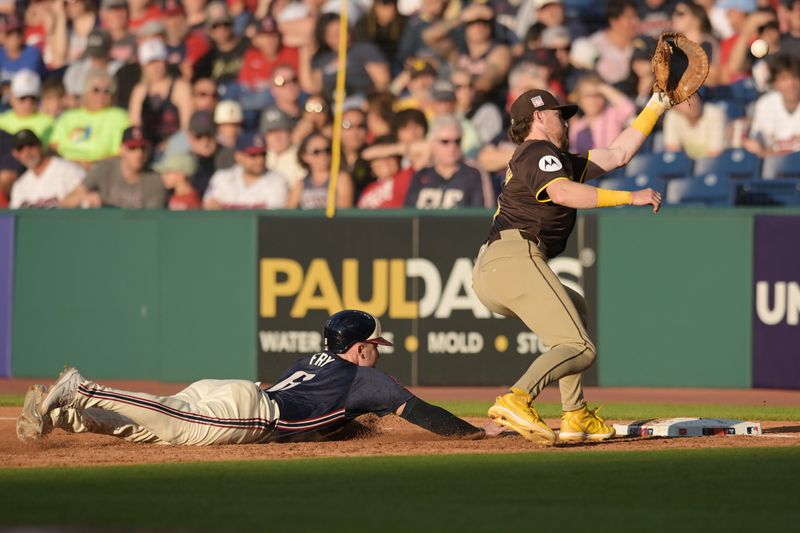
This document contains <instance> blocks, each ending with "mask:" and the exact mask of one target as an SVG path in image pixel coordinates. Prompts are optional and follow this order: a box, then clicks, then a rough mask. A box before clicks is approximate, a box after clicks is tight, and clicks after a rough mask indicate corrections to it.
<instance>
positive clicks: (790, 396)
mask: <svg viewBox="0 0 800 533" xmlns="http://www.w3.org/2000/svg"><path fill="white" fill-rule="evenodd" d="M38 381H47V380H38ZM30 382H33V380H0V393H2V394H9V393H21V392H24V390H25V388H26V387H27V386H28V385H29V384H30ZM104 383H108V384H109V385H112V386H114V387H119V388H122V389H126V390H141V391H146V392H150V393H154V394H171V393H174V392H177V391H178V390H180V388H182V385H180V384H163V383H154V382H140V381H139V382H120V381H108V382H104ZM412 390H413V391H414V392H415V394H418V395H419V396H420V397H422V398H425V399H427V400H431V401H442V400H489V399H491V398H493V397H494V396H495V395H496V394H498V393H500V392H502V391H503V389H500V388H461V387H459V388H429V387H421V388H415V389H412ZM587 397H588V398H591V400H592V402H648V403H677V404H691V403H705V404H735V405H756V406H767V405H770V406H775V405H788V406H797V405H800V391H773V390H727V389H726V390H709V389H702V390H701V389H609V388H603V389H588V390H587ZM557 398H558V389H556V388H549V389H547V390H545V392H544V393H543V394H542V395H541V396H540V400H542V401H557ZM19 411H20V408H19V407H1V408H0V467H35V466H90V465H119V464H156V463H184V462H197V461H231V460H263V459H298V458H307V457H333V456H367V455H376V456H379V455H412V454H413V455H419V454H423V455H433V454H451V453H514V452H535V453H559V452H562V453H563V452H580V451H586V450H599V451H624V450H657V449H683V448H699V447H703V448H743V447H785V446H798V445H800V423H798V422H766V423H762V426H763V427H764V429H765V435H764V436H760V437H749V436H740V437H732V436H715V437H702V438H671V439H665V438H639V437H637V438H631V437H625V438H615V439H612V440H610V441H608V442H604V443H582V444H563V445H556V446H553V447H540V446H535V445H533V444H531V443H529V442H528V441H526V440H525V439H523V438H522V437H519V436H517V435H512V436H504V437H500V438H493V439H486V440H482V441H453V440H446V439H442V438H439V437H437V436H436V435H433V434H431V433H428V432H427V431H424V430H422V429H420V428H417V427H416V426H413V425H411V424H409V423H407V422H406V421H404V420H403V419H401V418H399V417H396V416H388V417H385V418H383V419H377V418H374V417H367V418H365V417H362V419H360V421H361V423H362V431H361V434H360V435H359V436H358V437H357V438H354V439H351V440H341V441H335V442H323V443H293V444H261V445H238V446H210V447H204V448H198V447H172V446H155V445H142V444H129V443H126V442H123V441H120V440H117V439H115V438H113V437H105V436H101V435H89V434H83V435H72V434H69V433H65V432H63V431H61V430H56V431H55V432H53V434H51V435H50V437H48V438H47V439H44V440H42V441H37V442H33V443H29V444H23V443H21V442H19V441H18V440H17V437H16V433H15V430H14V426H15V419H16V417H17V415H18V414H19ZM469 420H470V421H471V422H473V423H474V424H476V425H481V424H483V423H484V422H485V419H479V418H478V419H469ZM614 422H620V421H617V420H615V421H614ZM548 423H549V424H550V425H551V426H552V427H554V428H558V424H559V421H558V420H548Z"/></svg>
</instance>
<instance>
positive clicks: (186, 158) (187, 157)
mask: <svg viewBox="0 0 800 533" xmlns="http://www.w3.org/2000/svg"><path fill="white" fill-rule="evenodd" d="M153 170H155V171H156V172H158V173H159V174H161V181H162V182H163V183H164V188H165V189H167V190H171V191H173V194H172V197H171V198H170V199H169V203H168V204H167V207H168V208H169V209H170V210H171V211H187V210H189V209H200V207H201V206H202V201H201V200H200V195H199V194H198V193H197V190H196V189H195V188H194V187H192V182H191V177H192V176H193V175H194V173H195V172H197V159H195V157H194V156H193V155H192V154H173V155H170V156H169V157H165V158H164V159H163V160H162V161H161V162H160V163H157V164H155V165H153Z"/></svg>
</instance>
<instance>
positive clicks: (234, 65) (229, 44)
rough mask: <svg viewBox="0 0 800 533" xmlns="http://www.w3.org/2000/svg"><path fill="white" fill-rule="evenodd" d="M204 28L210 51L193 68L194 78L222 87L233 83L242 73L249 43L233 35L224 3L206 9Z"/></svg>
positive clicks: (210, 5)
mask: <svg viewBox="0 0 800 533" xmlns="http://www.w3.org/2000/svg"><path fill="white" fill-rule="evenodd" d="M207 12H208V17H207V19H206V28H207V31H208V32H209V34H210V35H211V50H210V51H209V52H208V53H207V54H206V55H204V56H203V57H201V58H200V59H199V60H198V61H197V63H196V64H195V66H194V77H200V76H203V77H210V78H212V79H213V80H214V81H216V82H217V84H218V85H221V86H223V88H222V91H223V93H224V91H225V87H226V86H227V85H229V84H232V83H234V82H236V80H237V79H238V78H239V71H240V70H242V64H243V58H244V53H245V51H246V50H247V49H248V48H250V42H249V41H248V40H247V39H246V38H243V37H239V36H238V35H236V34H235V33H234V32H233V19H232V18H231V16H230V13H228V8H227V6H226V5H225V3H224V2H212V3H211V4H209V5H208V8H207Z"/></svg>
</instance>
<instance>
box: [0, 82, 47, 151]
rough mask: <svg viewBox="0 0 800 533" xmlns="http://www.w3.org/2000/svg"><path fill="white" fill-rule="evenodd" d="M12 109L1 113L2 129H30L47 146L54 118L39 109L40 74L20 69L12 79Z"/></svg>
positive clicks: (13, 131) (14, 130)
mask: <svg viewBox="0 0 800 533" xmlns="http://www.w3.org/2000/svg"><path fill="white" fill-rule="evenodd" d="M9 93H10V96H11V98H10V102H11V109H10V110H8V111H6V112H5V113H2V114H0V129H4V130H6V131H7V132H8V133H11V134H14V133H17V132H18V131H20V130H24V129H29V130H31V131H33V133H35V134H36V136H37V138H39V139H42V141H43V142H44V144H45V146H47V142H48V138H49V137H50V131H51V130H52V128H53V123H54V119H53V117H51V116H49V115H45V114H44V113H40V112H39V110H38V103H39V98H40V97H41V93H42V82H41V81H40V80H39V75H38V74H36V73H35V72H33V71H31V70H20V71H18V72H17V73H16V74H14V77H13V78H12V79H11V90H10V91H9Z"/></svg>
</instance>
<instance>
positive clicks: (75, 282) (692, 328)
mask: <svg viewBox="0 0 800 533" xmlns="http://www.w3.org/2000/svg"><path fill="white" fill-rule="evenodd" d="M764 214H768V215H774V214H780V215H784V216H785V217H787V218H786V219H787V220H797V217H800V212H798V211H796V210H795V211H790V210H769V211H764V210H748V209H705V210H700V209H666V210H665V211H664V212H662V213H661V214H659V215H658V216H653V215H652V213H649V212H648V211H647V210H646V209H632V208H624V209H614V210H605V211H603V212H599V213H597V214H595V212H592V214H591V215H592V216H583V217H581V219H580V225H579V228H580V229H579V231H576V232H575V235H574V242H572V243H571V244H570V247H569V248H568V251H567V253H566V254H565V257H564V258H561V261H560V262H559V263H558V264H556V265H554V269H556V268H557V269H558V272H559V275H560V276H561V277H562V280H566V281H567V282H569V283H572V284H574V285H576V286H581V287H583V288H584V289H585V290H586V294H587V299H588V300H589V305H590V308H591V309H592V311H593V313H594V316H595V320H594V321H593V322H592V323H591V324H590V332H591V333H592V334H593V335H594V337H595V339H596V340H597V344H598V350H599V357H598V363H597V365H596V366H595V368H594V369H593V370H592V372H591V373H589V374H588V375H587V382H588V383H589V384H595V383H596V384H599V385H605V386H686V387H750V386H752V385H753V381H754V377H753V376H754V372H753V328H754V325H753V324H754V320H755V318H754V315H755V313H754V307H755V306H754V294H755V289H754V287H755V283H756V282H757V281H758V280H755V279H754V268H753V264H754V227H755V221H756V220H757V219H758V217H760V216H763V215H764ZM3 215H4V216H6V217H7V216H13V217H14V224H13V239H11V238H10V237H7V236H6V237H3V235H7V234H10V232H5V233H2V234H0V240H2V239H5V240H6V242H5V247H6V249H13V254H12V255H13V257H12V259H11V261H12V263H13V265H12V266H13V269H10V270H9V271H10V272H13V274H12V277H13V283H12V287H13V294H12V298H11V300H12V304H11V310H12V312H11V316H10V322H11V324H10V328H8V330H9V331H10V332H11V339H10V343H8V344H9V345H10V347H11V350H10V370H11V375H13V376H19V377H41V376H51V375H53V374H55V373H56V372H57V371H58V370H59V368H60V367H61V366H62V365H64V364H74V365H76V366H78V367H79V368H81V369H85V370H84V371H85V372H86V374H87V375H90V376H92V377H96V378H98V379H103V378H132V379H160V380H164V381H190V380H194V379H198V378H204V377H218V378H225V377H240V378H248V379H264V380H268V379H270V378H272V377H274V376H275V375H276V374H277V373H278V372H279V367H281V368H282V367H283V366H284V365H285V364H286V361H288V360H290V359H291V358H292V357H293V355H294V354H295V353H301V352H303V351H304V349H306V348H308V347H309V346H312V347H313V346H314V343H315V342H316V343H318V342H319V335H318V331H319V330H320V329H321V321H322V319H323V318H324V316H325V314H326V312H327V309H328V307H329V306H331V305H335V303H336V302H339V301H341V302H346V301H353V300H354V299H355V300H357V301H363V302H367V303H368V304H369V305H373V306H376V308H377V309H386V316H385V317H383V318H382V320H385V322H386V323H387V324H389V325H391V327H392V329H394V330H395V335H396V337H395V343H396V345H397V346H396V348H397V351H396V352H394V353H393V354H387V355H386V357H385V360H383V361H382V362H383V363H384V364H385V365H388V368H390V369H391V371H392V372H393V373H394V374H395V375H397V376H398V377H399V379H401V380H402V381H403V382H404V383H407V384H424V385H436V384H451V385H453V384H469V383H470V382H474V384H482V385H489V384H496V385H502V384H508V383H511V382H513V380H514V379H515V378H516V377H517V376H518V374H519V372H520V371H521V370H523V369H524V368H525V367H526V366H527V365H528V364H529V362H530V361H531V360H532V358H534V357H535V356H536V355H537V354H538V353H539V351H540V350H541V347H537V344H536V338H535V336H531V335H530V334H529V333H527V332H525V331H517V330H518V329H520V328H519V324H518V323H517V321H515V320H511V319H500V318H496V317H491V316H486V315H485V314H484V313H482V312H480V309H478V308H476V307H475V306H473V305H470V303H469V301H470V298H471V294H470V293H471V288H470V287H468V286H466V285H465V284H464V279H465V278H464V276H465V273H468V272H469V268H470V261H471V260H472V259H473V258H474V253H476V252H477V247H478V245H479V244H480V242H481V240H483V239H484V237H485V230H483V228H484V226H485V227H486V228H488V223H489V220H490V218H491V212H489V211H483V210H479V211H462V212H458V213H443V212H439V213H425V214H422V213H420V212H416V211H395V212H391V213H388V212H384V213H377V214H376V213H367V212H363V211H362V212H352V213H342V214H341V216H340V217H339V218H337V219H334V220H333V221H329V220H326V219H325V218H324V217H323V216H321V214H319V213H299V212H274V213H267V214H265V213H264V212H215V213H207V212H196V213H191V212H179V213H174V212H167V211H163V212H161V211H159V212H156V211H152V212H147V211H145V212H132V211H119V210H98V211H19V212H11V211H6V212H4V213H3ZM292 220H297V221H298V223H297V224H292V222H291V221H292ZM300 220H302V223H300ZM776 220H777V221H776ZM781 220H782V219H775V220H773V226H770V228H774V227H780V224H782V222H781ZM317 223H318V224H319V225H320V227H321V225H327V226H326V231H324V232H323V231H315V230H314V229H313V228H314V227H316V224H317ZM774 224H777V226H775V225H774ZM332 225H336V226H332ZM11 227H12V225H9V228H11ZM332 227H334V228H335V229H334V230H331V228H332ZM360 227H363V228H369V231H365V232H359V228H360ZM384 227H386V228H387V231H385V232H384V231H383V230H382V228H384ZM294 228H296V231H295V229H294ZM770 232H771V233H773V234H774V233H776V232H775V230H774V229H772V230H770ZM777 233H780V232H777ZM363 235H369V236H370V239H376V238H377V239H379V240H380V239H383V241H382V242H380V243H379V244H377V241H375V242H372V241H371V242H366V241H365V239H364V237H363ZM337 239H340V240H341V242H342V246H338V245H337V243H336V242H335V241H336V240H337ZM366 240H369V239H366ZM318 241H319V242H318ZM287 243H291V244H287ZM304 243H306V245H305V246H306V248H308V250H304ZM0 245H4V243H3V242H0ZM0 247H2V246H0ZM295 249H296V252H295V251H293V250H295ZM451 249H452V250H453V251H452V253H451V251H450V250H451ZM273 251H274V254H273ZM466 275H467V278H466V279H468V274H466ZM781 275H782V274H781ZM288 276H291V277H292V279H291V280H289V279H288ZM797 278H798V279H797V282H800V269H798V276H797ZM265 280H266V281H268V282H269V283H271V284H272V285H269V284H267V285H265ZM763 283H766V282H763ZM791 283H794V282H793V281H791V280H784V279H783V278H780V279H778V278H776V281H775V283H774V284H773V285H774V287H775V290H776V291H777V290H778V289H780V290H784V289H786V291H787V297H786V298H787V299H786V302H784V304H785V305H784V308H782V309H778V308H777V307H775V306H777V305H778V303H777V302H778V300H777V299H775V298H777V296H776V297H775V298H773V299H769V298H767V300H766V303H763V302H761V303H760V305H761V307H760V309H762V314H764V315H765V316H767V322H765V323H769V324H770V327H772V324H773V323H775V322H778V321H779V320H780V319H781V317H782V316H783V315H781V316H778V314H776V313H777V312H778V311H780V312H783V313H784V314H785V317H786V318H785V319H784V320H783V322H782V323H781V324H779V326H781V327H782V329H781V330H780V331H781V332H782V333H781V334H789V335H794V334H795V332H796V331H797V327H794V326H795V322H793V321H794V320H795V317H796V316H797V311H796V310H794V311H793V308H792V307H791V306H792V305H793V303H792V302H793V300H792V297H793V296H792V295H793V294H794V293H793V292H792V290H794V289H793V288H792V287H794V286H793V285H791ZM290 285H292V287H290ZM773 285H770V286H769V287H772V286H773ZM795 285H796V286H798V287H800V285H798V284H797V283H795ZM769 287H767V288H766V289H765V291H768V290H772V289H770V288H769ZM276 288H277V289H276ZM270 290H280V291H283V292H281V294H280V295H279V297H278V296H276V297H274V298H273V297H272V295H270V294H269V291H270ZM380 291H383V292H380ZM436 291H438V292H436ZM769 294H771V293H769ZM775 294H778V293H777V292H776V293H775ZM798 294H800V293H798ZM779 296H780V295H779ZM420 299H421V301H417V300H420ZM787 302H788V303H787ZM797 305H800V300H798V302H797ZM770 306H772V307H770ZM764 309H766V311H764ZM793 313H794V314H793ZM776 317H777V318H776ZM290 319H291V320H290ZM292 320H295V322H292ZM762 322H763V321H762ZM1 325H2V324H0V326H1ZM762 326H763V324H762ZM387 329H388V328H387ZM522 329H524V328H522ZM3 331H4V329H3V328H0V332H3ZM759 331H761V333H760V334H759V335H760V338H761V339H763V338H764V336H765V335H766V336H767V337H768V336H769V335H770V331H771V330H769V329H768V328H765V327H761V330H759ZM787 332H788V333H787ZM0 340H3V341H8V340H9V339H0ZM762 344H763V342H762ZM764 345H766V344H764ZM431 346H432V347H434V348H431ZM273 352H274V353H273ZM792 353H793V352H791V350H789V351H788V352H787V355H786V357H785V359H786V361H788V363H786V364H789V365H791V364H794V362H795V356H794V355H792ZM798 357H800V356H798ZM494 363H496V364H494ZM789 367H790V366H787V368H789ZM448 369H451V370H448ZM505 374H508V375H507V376H506V375H505ZM473 378H474V379H473ZM766 379H767V378H762V381H764V382H766V381H765V380H766ZM767 386H769V385H767Z"/></svg>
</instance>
